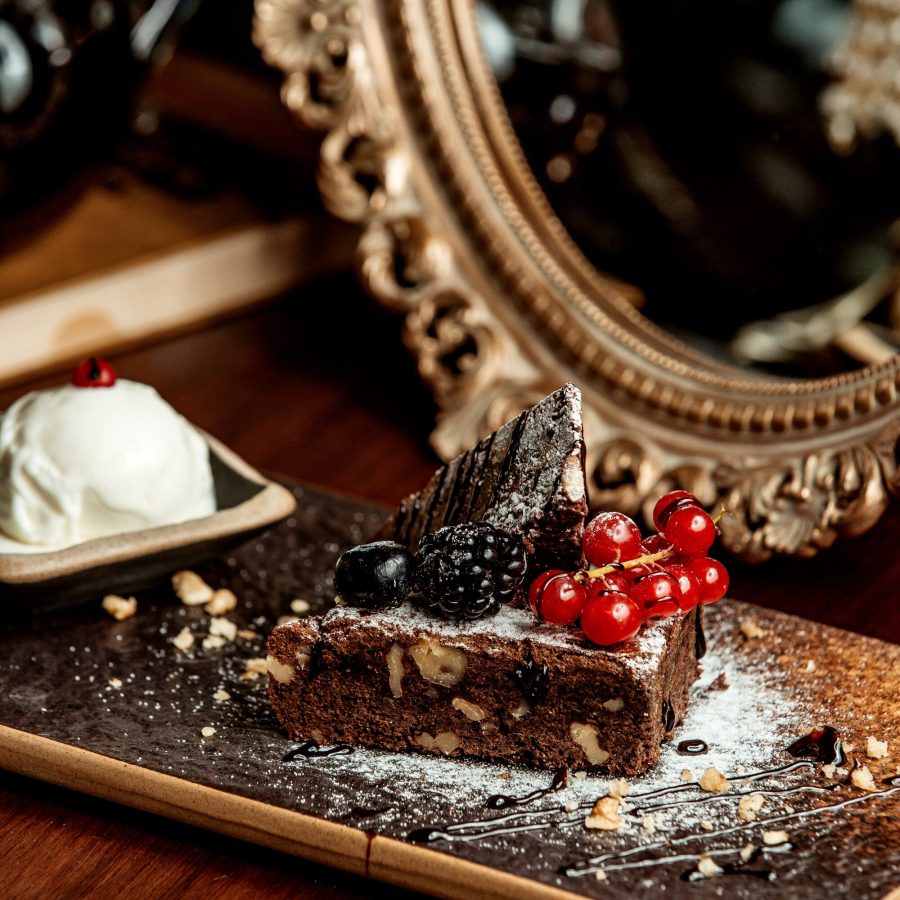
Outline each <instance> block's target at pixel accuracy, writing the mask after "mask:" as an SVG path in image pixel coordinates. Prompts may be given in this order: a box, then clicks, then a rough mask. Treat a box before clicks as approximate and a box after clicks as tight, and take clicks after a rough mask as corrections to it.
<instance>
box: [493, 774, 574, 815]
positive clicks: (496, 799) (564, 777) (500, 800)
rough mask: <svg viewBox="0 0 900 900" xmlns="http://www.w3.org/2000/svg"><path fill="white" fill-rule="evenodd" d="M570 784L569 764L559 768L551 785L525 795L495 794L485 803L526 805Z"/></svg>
mask: <svg viewBox="0 0 900 900" xmlns="http://www.w3.org/2000/svg"><path fill="white" fill-rule="evenodd" d="M568 784H569V769H568V767H567V766H563V767H562V768H560V769H557V771H556V774H555V775H554V776H553V781H551V782H550V787H545V788H539V789H538V790H536V791H532V792H531V793H530V794H525V796H524V797H510V796H509V795H508V794H493V795H491V796H490V797H488V798H487V800H486V801H485V803H484V805H485V806H486V807H488V809H508V808H509V807H510V806H525V805H526V804H528V803H534V801H535V800H540V799H541V797H546V796H547V794H552V793H553V792H554V791H558V790H560V788H564V787H567V786H568Z"/></svg>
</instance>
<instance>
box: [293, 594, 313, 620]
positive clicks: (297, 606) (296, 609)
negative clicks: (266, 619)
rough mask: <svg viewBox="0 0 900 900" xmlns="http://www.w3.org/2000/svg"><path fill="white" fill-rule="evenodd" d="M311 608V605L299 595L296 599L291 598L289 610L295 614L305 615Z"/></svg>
mask: <svg viewBox="0 0 900 900" xmlns="http://www.w3.org/2000/svg"><path fill="white" fill-rule="evenodd" d="M311 609H312V607H311V606H310V605H309V602H308V601H306V600H302V599H300V598H299V597H298V598H297V599H296V600H291V612H292V613H294V614H295V615H298V616H305V615H306V614H307V613H308V612H309V611H310V610H311Z"/></svg>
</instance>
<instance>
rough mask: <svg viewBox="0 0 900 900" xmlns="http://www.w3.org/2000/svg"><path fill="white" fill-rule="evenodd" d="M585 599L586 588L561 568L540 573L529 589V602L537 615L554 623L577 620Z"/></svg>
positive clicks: (567, 622)
mask: <svg viewBox="0 0 900 900" xmlns="http://www.w3.org/2000/svg"><path fill="white" fill-rule="evenodd" d="M584 601H585V592H584V588H583V587H582V586H581V585H580V584H579V583H578V582H577V581H576V580H575V578H574V577H573V576H572V574H571V573H569V572H563V571H561V570H560V569H551V570H550V571H549V572H544V573H543V574H541V575H538V577H537V578H535V579H534V581H533V582H532V583H531V587H530V588H529V589H528V602H529V603H530V604H531V609H532V612H533V613H534V615H535V617H536V618H537V619H543V620H544V621H545V622H551V623H552V624H553V625H571V624H572V623H573V622H575V621H577V619H578V617H579V616H580V615H581V608H582V607H583V606H584Z"/></svg>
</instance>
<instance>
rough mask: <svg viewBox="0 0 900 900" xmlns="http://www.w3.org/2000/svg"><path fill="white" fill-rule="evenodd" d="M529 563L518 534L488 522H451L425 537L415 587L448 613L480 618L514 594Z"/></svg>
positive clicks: (424, 596) (460, 616)
mask: <svg viewBox="0 0 900 900" xmlns="http://www.w3.org/2000/svg"><path fill="white" fill-rule="evenodd" d="M525 566H526V563H525V546H524V544H523V543H522V541H521V539H520V538H519V537H517V536H516V535H513V534H510V533H509V532H508V531H503V530H502V529H500V528H495V527H494V526H493V525H488V524H486V523H485V522H477V523H474V524H465V525H450V526H448V527H446V528H441V529H440V530H439V531H436V532H435V533H434V534H426V535H425V537H423V538H422V543H421V544H420V545H419V552H418V553H417V554H416V574H415V590H416V592H417V593H418V594H419V595H420V597H421V598H422V599H423V600H424V602H425V603H427V604H428V605H430V606H431V607H433V608H434V609H436V610H437V611H439V612H440V613H441V614H442V615H444V616H446V617H447V618H448V619H480V618H482V616H492V615H494V614H495V613H497V612H499V610H500V607H501V606H502V605H503V604H505V603H509V602H510V601H511V600H512V599H513V598H514V597H515V595H516V591H517V590H518V588H519V586H520V585H521V584H522V581H523V580H524V578H525Z"/></svg>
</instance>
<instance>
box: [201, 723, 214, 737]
mask: <svg viewBox="0 0 900 900" xmlns="http://www.w3.org/2000/svg"><path fill="white" fill-rule="evenodd" d="M215 733H216V729H215V728H213V727H212V725H204V726H203V728H201V729H200V734H202V735H203V737H212V736H213V735H214V734H215Z"/></svg>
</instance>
